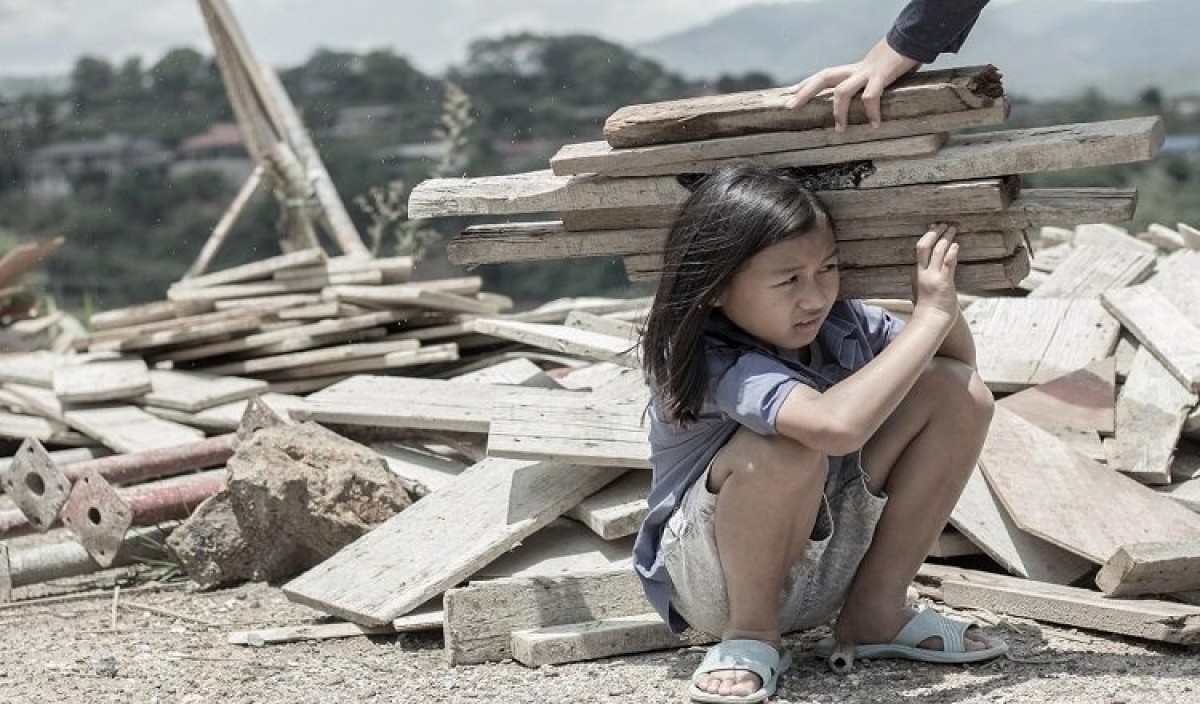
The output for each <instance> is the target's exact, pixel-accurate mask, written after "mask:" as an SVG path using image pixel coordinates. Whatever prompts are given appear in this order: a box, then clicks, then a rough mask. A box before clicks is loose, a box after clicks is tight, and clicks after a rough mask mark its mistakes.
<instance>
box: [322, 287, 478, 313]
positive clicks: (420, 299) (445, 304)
mask: <svg viewBox="0 0 1200 704" xmlns="http://www.w3.org/2000/svg"><path fill="white" fill-rule="evenodd" d="M326 291H327V292H329V295H331V296H333V297H334V298H336V299H337V300H338V301H347V302H350V303H366V304H371V305H382V306H407V307H411V308H425V309H427V310H443V311H450V312H454V313H480V314H483V315H487V314H492V313H499V312H500V311H501V310H502V307H501V306H499V305H496V304H494V303H489V302H486V301H481V300H479V299H477V298H469V297H467V296H460V295H458V294H455V293H450V292H447V291H431V290H429V289H425V288H422V287H421V286H420V285H419V284H396V285H394V286H333V287H330V288H328V289H326Z"/></svg>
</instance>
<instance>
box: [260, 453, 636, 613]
mask: <svg viewBox="0 0 1200 704" xmlns="http://www.w3.org/2000/svg"><path fill="white" fill-rule="evenodd" d="M621 471H623V470H619V469H612V468H601V467H583V466H565V465H561V464H557V463H550V462H542V463H530V462H519V461H514V460H500V459H485V460H483V461H482V462H480V463H478V464H476V465H474V466H473V467H471V468H469V469H467V470H466V471H465V472H463V473H462V474H460V475H458V476H457V477H455V478H454V479H452V480H451V481H450V482H448V483H447V485H446V486H444V487H443V488H442V489H440V490H438V491H436V492H433V493H432V494H430V495H429V496H426V497H425V498H423V499H421V500H420V501H418V502H416V503H415V504H413V505H412V506H411V507H410V508H408V509H406V510H405V511H402V512H401V513H400V514H398V515H396V516H395V517H393V518H391V519H389V520H388V521H387V522H385V523H384V524H383V525H381V526H379V527H378V528H375V529H374V530H372V531H371V532H370V533H367V534H366V535H365V536H363V537H362V538H359V539H358V540H357V541H355V542H354V543H351V544H350V545H349V546H348V547H346V548H343V549H342V550H341V551H340V552H338V553H337V554H336V555H334V556H333V557H331V558H329V559H328V560H326V561H325V562H323V563H321V564H320V565H318V566H317V567H315V568H313V569H311V570H309V571H308V572H305V573H304V574H303V575H301V576H300V577H297V578H296V579H293V580H292V581H290V582H288V583H287V584H286V585H284V587H283V591H284V594H286V595H287V596H288V598H290V599H292V600H293V601H296V602H299V603H302V604H307V605H309V606H312V607H313V608H316V609H320V610H322V611H326V612H328V613H332V614H335V615H337V616H341V617H342V618H345V619H347V620H350V621H354V622H355V623H363V624H367V625H382V624H386V623H388V622H390V621H391V620H392V619H394V618H396V617H397V616H400V615H402V614H405V613H407V612H408V611H411V610H412V609H413V608H415V607H417V606H419V605H420V604H423V603H424V602H426V601H428V600H429V599H431V598H433V597H435V596H437V595H438V594H440V593H442V592H443V591H445V590H446V589H448V588H449V587H452V586H453V585H454V584H456V583H458V582H459V581H461V580H463V579H466V578H467V577H469V576H470V575H472V574H474V572H475V571H476V570H478V569H479V568H480V567H483V566H484V565H486V564H487V563H489V562H491V561H492V560H493V559H495V558H496V557H499V556H500V555H501V554H503V553H504V552H506V551H507V550H509V549H510V548H512V547H513V546H514V545H515V544H517V543H518V542H520V541H521V539H523V538H524V537H526V536H528V535H531V534H532V533H534V532H535V531H537V530H538V529H539V528H541V527H542V526H544V525H546V524H547V523H549V522H550V521H552V520H554V519H555V518H557V517H558V516H560V515H561V514H562V513H563V512H564V511H566V510H567V509H569V508H571V507H572V506H574V505H575V504H577V503H579V502H580V501H582V500H583V499H584V498H586V497H587V496H589V495H591V494H592V493H594V492H595V491H596V490H598V489H600V488H601V487H603V486H604V485H605V484H607V483H609V482H611V481H612V480H613V479H615V478H616V477H617V476H618V475H619V474H620V472H621ZM463 507H470V510H468V511H464V509H463ZM368 565H369V566H370V567H369V568H367V567H366V566H368ZM447 610H449V607H448V606H447Z"/></svg>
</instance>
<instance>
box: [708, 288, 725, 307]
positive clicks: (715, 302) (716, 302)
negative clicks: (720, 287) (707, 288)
mask: <svg viewBox="0 0 1200 704" xmlns="http://www.w3.org/2000/svg"><path fill="white" fill-rule="evenodd" d="M724 303H725V292H724V291H722V292H721V293H719V294H717V297H716V298H714V299H712V303H709V304H708V305H709V307H710V308H720V307H721V306H722V305H723V304H724Z"/></svg>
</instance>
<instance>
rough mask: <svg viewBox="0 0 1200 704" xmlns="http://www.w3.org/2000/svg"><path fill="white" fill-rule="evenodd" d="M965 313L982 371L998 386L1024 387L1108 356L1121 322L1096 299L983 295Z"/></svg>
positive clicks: (989, 382) (991, 385) (1007, 388)
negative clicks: (988, 296)
mask: <svg viewBox="0 0 1200 704" xmlns="http://www.w3.org/2000/svg"><path fill="white" fill-rule="evenodd" d="M963 316H964V318H965V319H966V321H967V325H968V326H969V327H970V329H971V333H972V335H974V337H975V346H976V349H977V354H978V366H979V375H980V376H981V377H983V380H984V381H985V382H987V385H988V387H989V388H991V389H992V390H993V391H1019V390H1021V389H1024V388H1026V387H1029V386H1036V385H1037V384H1041V383H1044V382H1047V381H1050V380H1051V379H1054V378H1056V377H1059V376H1062V375H1063V374H1068V373H1070V372H1073V371H1075V370H1077V369H1081V368H1083V367H1086V366H1087V365H1089V364H1091V363H1093V362H1096V361H1099V360H1101V359H1104V358H1105V357H1107V356H1109V355H1110V354H1111V353H1112V351H1113V347H1114V346H1115V345H1116V344H1117V336H1118V334H1119V333H1120V327H1121V326H1120V324H1118V323H1117V321H1116V319H1115V318H1113V317H1112V316H1111V315H1109V314H1108V313H1107V312H1105V310H1104V308H1103V307H1102V306H1101V305H1100V303H1099V301H1097V300H1095V299H1028V298H1025V299H1022V298H981V299H979V300H976V301H975V302H974V303H972V304H971V305H970V306H968V307H967V309H966V310H964V311H963Z"/></svg>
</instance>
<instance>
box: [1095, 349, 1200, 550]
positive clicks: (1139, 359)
mask: <svg viewBox="0 0 1200 704" xmlns="http://www.w3.org/2000/svg"><path fill="white" fill-rule="evenodd" d="M1197 340H1198V341H1200V338H1197ZM1198 400H1200V398H1198V397H1197V395H1196V394H1195V393H1193V392H1191V391H1189V390H1188V389H1187V388H1185V387H1184V386H1182V385H1181V384H1180V383H1179V380H1178V379H1176V378H1175V377H1174V376H1172V375H1171V373H1170V372H1169V371H1168V370H1167V369H1166V367H1164V366H1163V365H1162V363H1160V362H1159V361H1158V359H1156V358H1155V357H1154V355H1153V354H1151V353H1150V350H1149V349H1147V348H1146V347H1141V348H1139V349H1138V351H1137V355H1136V356H1135V357H1134V358H1133V368H1132V369H1130V371H1129V377H1128V378H1127V379H1126V380H1125V386H1124V387H1122V389H1121V395H1120V396H1119V397H1118V398H1117V412H1116V421H1117V422H1116V431H1117V432H1116V436H1115V437H1114V438H1113V439H1112V442H1110V443H1109V444H1108V445H1107V446H1106V447H1107V448H1108V466H1109V467H1112V468H1113V469H1116V470H1118V471H1120V472H1123V473H1125V474H1127V475H1129V476H1131V477H1133V478H1134V479H1137V480H1138V481H1140V482H1142V483H1143V484H1170V483H1171V458H1172V456H1173V455H1174V454H1175V445H1176V443H1177V441H1178V440H1179V434H1180V432H1181V431H1182V430H1183V422H1184V420H1185V419H1186V418H1187V415H1188V412H1189V411H1190V410H1191V409H1192V408H1193V407H1195V405H1196V403H1197V401H1198ZM1164 537H1165V536H1164Z"/></svg>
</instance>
